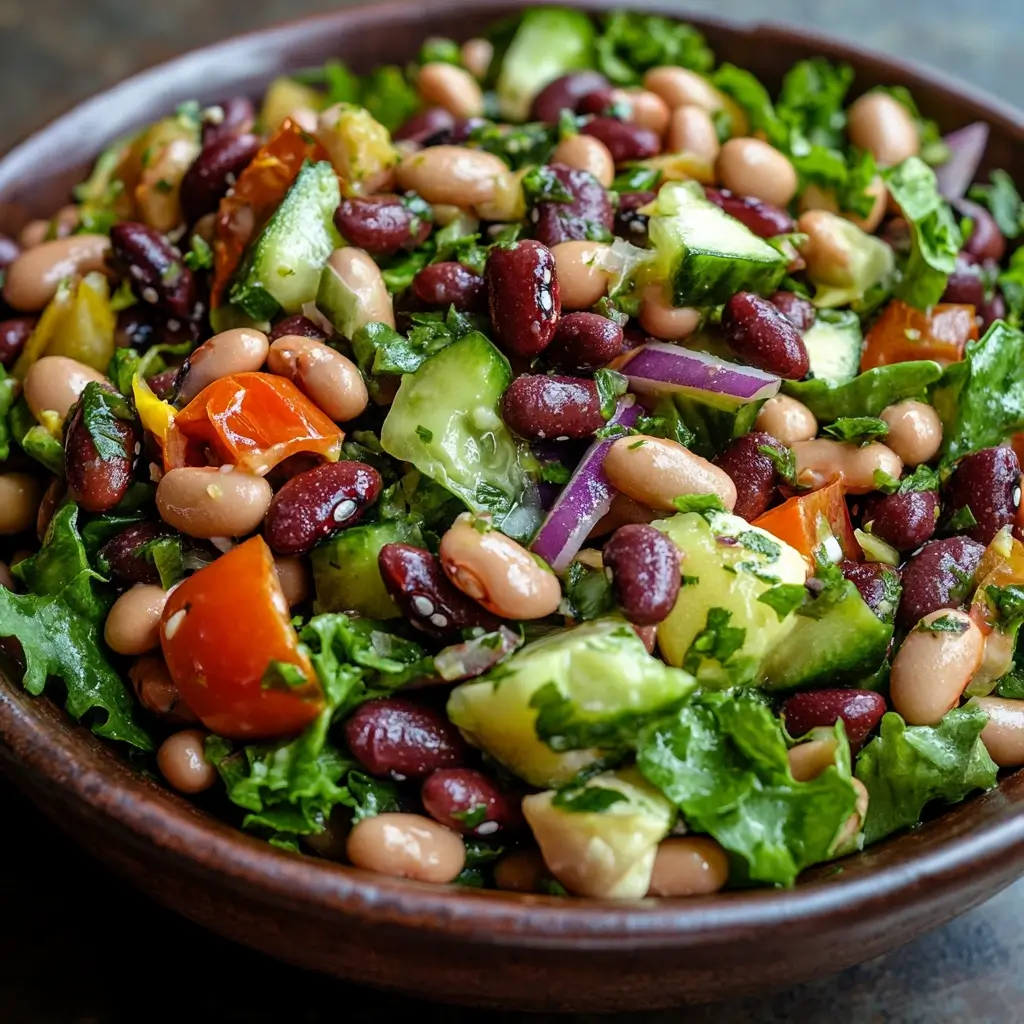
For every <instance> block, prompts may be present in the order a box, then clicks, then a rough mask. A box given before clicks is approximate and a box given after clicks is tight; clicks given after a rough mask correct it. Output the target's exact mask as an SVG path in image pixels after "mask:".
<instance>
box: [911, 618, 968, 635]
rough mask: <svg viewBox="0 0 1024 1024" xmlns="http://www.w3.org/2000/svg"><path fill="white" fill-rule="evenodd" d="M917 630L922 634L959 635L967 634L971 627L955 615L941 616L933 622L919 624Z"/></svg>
mask: <svg viewBox="0 0 1024 1024" xmlns="http://www.w3.org/2000/svg"><path fill="white" fill-rule="evenodd" d="M917 628H918V629H919V630H921V632H922V633H955V634H957V635H959V634H961V633H966V632H967V630H968V629H969V628H970V627H969V624H968V623H967V622H965V621H964V620H963V619H958V618H956V617H955V616H953V615H940V616H939V618H937V619H935V620H933V621H932V622H920V623H918V626H917Z"/></svg>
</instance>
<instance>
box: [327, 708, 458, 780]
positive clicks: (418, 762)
mask: <svg viewBox="0 0 1024 1024" xmlns="http://www.w3.org/2000/svg"><path fill="white" fill-rule="evenodd" d="M344 732H345V739H346V741H347V742H348V748H349V750H351V751H352V754H353V756H354V757H355V758H356V759H357V760H358V761H359V763H360V764H362V766H363V767H364V768H365V769H366V770H367V771H368V772H369V773H370V774H371V775H385V776H386V775H390V776H391V777H393V778H396V779H399V780H401V779H422V778H423V777H424V776H427V775H429V774H430V773H431V772H435V771H437V770H438V769H440V768H459V767H461V766H462V764H463V763H464V762H465V760H466V756H467V748H466V741H465V740H464V739H463V738H462V736H461V735H460V734H459V730H458V729H456V728H455V726H454V725H452V723H451V722H449V721H448V719H447V718H445V717H444V715H442V714H441V713H440V712H438V711H435V710H434V709H433V708H431V707H428V706H427V705H425V704H418V703H415V702H414V701H411V700H408V699H407V698H405V697H384V698H381V699H379V700H369V701H367V702H366V703H365V704H362V705H360V706H359V707H358V708H357V709H356V711H355V713H354V714H353V715H352V717H351V718H349V720H348V721H347V722H346V723H345V726H344Z"/></svg>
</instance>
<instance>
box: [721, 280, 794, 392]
mask: <svg viewBox="0 0 1024 1024" xmlns="http://www.w3.org/2000/svg"><path fill="white" fill-rule="evenodd" d="M722 330H723V332H724V333H725V338H726V341H728V342H729V345H730V346H731V347H732V348H733V350H734V351H735V352H736V354H737V355H738V356H739V357H740V358H741V359H743V360H745V361H746V362H748V363H750V365H751V366H756V367H758V368H759V369H761V370H765V371H767V372H768V373H777V374H778V375H779V376H780V377H784V378H785V379H786V380H800V378H801V377H805V376H807V371H808V370H810V368H811V362H810V359H809V358H808V357H807V349H806V347H805V346H804V340H803V338H802V337H801V336H800V331H799V330H798V329H797V328H796V326H795V325H794V324H793V322H792V321H791V320H790V319H789V317H787V316H784V315H783V314H782V313H781V312H779V310H778V309H776V308H775V306H773V305H772V304H771V303H770V302H769V301H768V300H767V299H762V298H761V296H760V295H754V294H753V293H752V292H739V293H738V294H737V295H734V296H733V297H732V298H731V299H730V300H729V301H728V302H727V303H726V305H725V308H724V309H723V310H722Z"/></svg>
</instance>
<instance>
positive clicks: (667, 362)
mask: <svg viewBox="0 0 1024 1024" xmlns="http://www.w3.org/2000/svg"><path fill="white" fill-rule="evenodd" d="M619 372H620V373H624V374H625V375H626V376H627V377H628V378H629V390H630V391H635V392H637V393H638V394H642V395H666V394H676V393H679V392H689V393H691V394H693V395H695V396H696V397H702V398H704V399H707V397H708V395H714V396H715V399H714V401H715V404H718V405H721V404H722V401H721V400H722V398H726V399H732V400H733V401H734V403H735V404H736V405H744V404H746V403H747V402H759V401H761V400H762V399H766V398H771V397H772V396H773V395H775V394H777V393H778V390H779V387H780V385H781V384H782V381H781V380H780V379H779V378H778V377H776V376H775V375H774V374H771V373H765V372H764V371H763V370H758V369H756V368H755V367H753V366H740V365H739V364H738V363H730V362H727V361H726V360H725V359H719V358H718V357H717V356H712V355H709V354H708V353H707V352H691V351H690V350H689V349H686V348H680V347H679V346H678V345H666V344H664V343H663V342H660V341H655V342H650V343H649V344H647V345H641V346H640V347H639V348H636V349H633V351H632V352H631V353H629V357H628V359H627V361H626V362H625V363H624V364H622V365H621V366H619ZM729 404H733V403H732V402H730V403H729Z"/></svg>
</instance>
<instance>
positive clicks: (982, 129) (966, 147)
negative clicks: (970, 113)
mask: <svg viewBox="0 0 1024 1024" xmlns="http://www.w3.org/2000/svg"><path fill="white" fill-rule="evenodd" d="M988 132H989V128H988V125H987V124H986V123H985V122H984V121H975V122H974V124H969V125H967V126H966V127H965V128H958V129H957V130H956V131H955V132H950V133H949V134H948V135H946V136H945V137H944V138H943V140H942V141H943V142H945V143H946V145H947V146H949V151H950V156H949V159H948V160H947V161H946V162H945V163H944V164H942V166H941V167H936V168H935V177H936V178H937V179H938V182H939V192H940V193H941V194H942V195H943V196H945V198H946V199H950V200H952V199H962V198H963V197H964V196H965V195H967V190H968V189H969V188H970V187H971V185H972V184H973V183H974V179H975V177H976V176H977V174H978V168H979V167H980V166H981V161H982V158H983V157H984V156H985V149H986V147H987V146H988Z"/></svg>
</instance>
